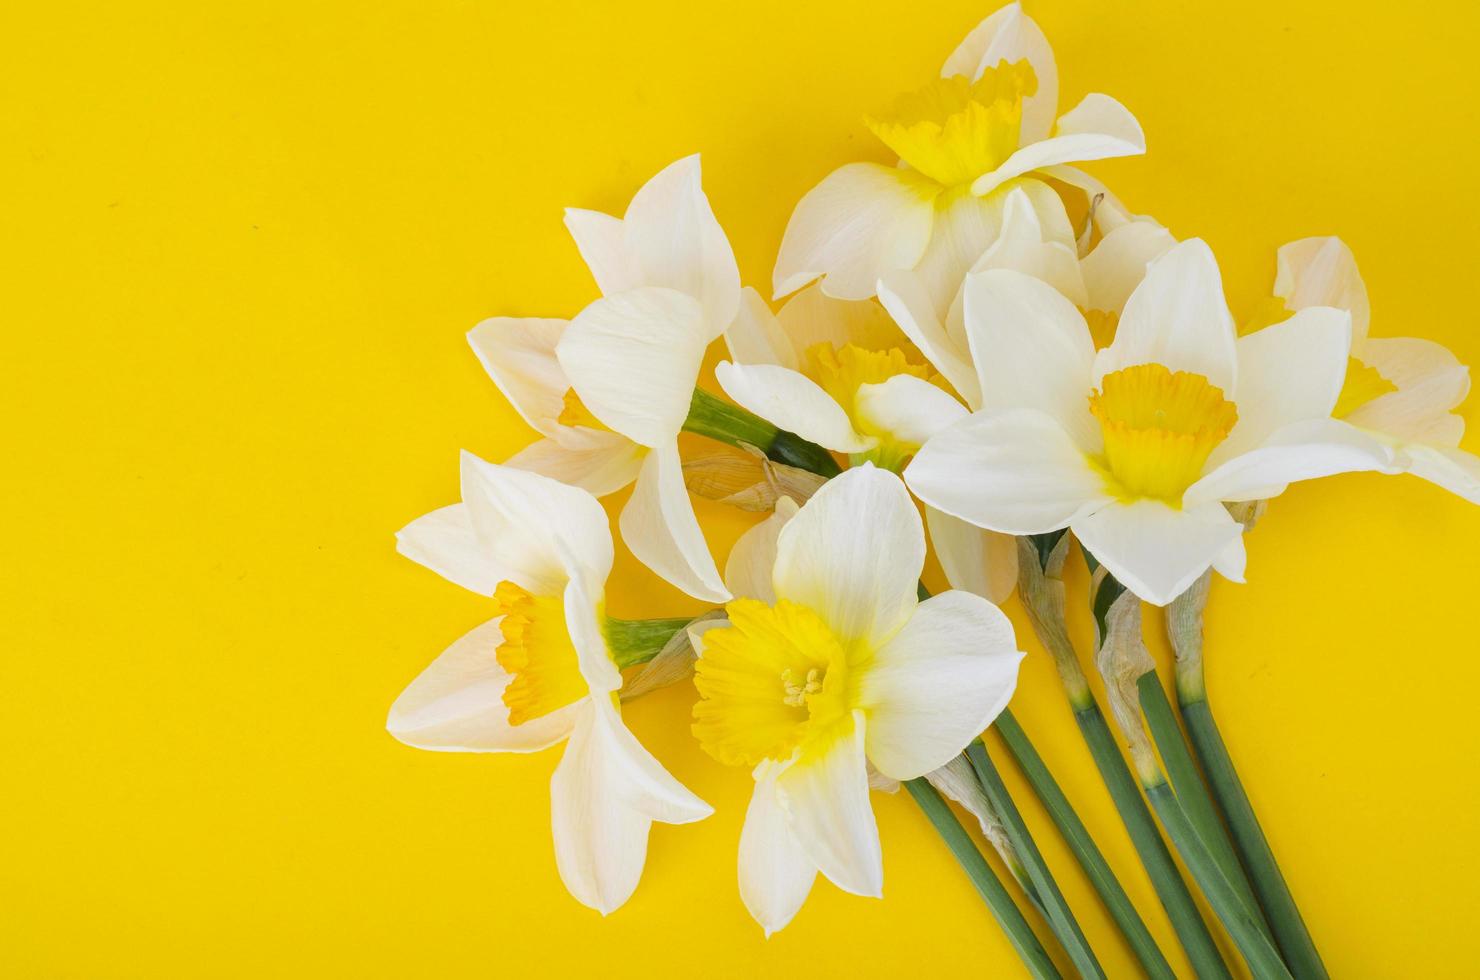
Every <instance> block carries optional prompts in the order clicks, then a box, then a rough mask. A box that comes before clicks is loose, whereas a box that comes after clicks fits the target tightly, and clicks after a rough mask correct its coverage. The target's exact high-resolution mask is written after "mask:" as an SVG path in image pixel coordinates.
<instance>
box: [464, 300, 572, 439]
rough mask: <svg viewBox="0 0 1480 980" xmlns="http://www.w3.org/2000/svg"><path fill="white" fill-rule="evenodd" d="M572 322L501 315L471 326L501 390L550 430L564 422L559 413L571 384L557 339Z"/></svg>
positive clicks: (477, 350) (527, 417)
mask: <svg viewBox="0 0 1480 980" xmlns="http://www.w3.org/2000/svg"><path fill="white" fill-rule="evenodd" d="M566 326H567V322H566V321H565V320H550V319H542V318H538V317H510V316H496V317H491V318H490V319H487V320H484V321H483V322H482V323H480V324H478V325H477V326H476V327H474V328H473V329H472V330H470V331H468V343H469V344H470V345H471V346H472V348H473V353H474V354H476V355H477V357H478V362H479V363H480V364H482V365H483V370H485V371H487V372H488V376H489V377H490V378H492V379H493V383H494V384H495V385H497V386H498V390H499V393H500V394H502V395H503V396H504V397H505V398H507V399H508V400H509V404H510V405H513V406H514V410H515V411H516V412H518V413H519V417H520V418H522V419H524V421H525V422H528V423H529V425H530V426H531V427H532V428H534V429H536V430H537V431H539V432H542V433H544V434H545V435H553V434H554V432H555V430H556V429H557V428H558V425H557V423H556V421H555V419H556V418H557V417H558V416H559V415H560V412H561V410H562V409H564V408H565V392H566V391H567V390H568V389H569V388H570V382H569V381H567V380H566V377H565V371H564V370H563V369H562V368H561V367H560V362H559V361H557V360H556V359H555V345H556V344H557V343H559V341H560V337H561V334H563V333H564V332H565V328H566Z"/></svg>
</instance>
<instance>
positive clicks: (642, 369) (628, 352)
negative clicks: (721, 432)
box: [555, 287, 712, 447]
mask: <svg viewBox="0 0 1480 980" xmlns="http://www.w3.org/2000/svg"><path fill="white" fill-rule="evenodd" d="M710 339H712V338H711V337H710V336H709V335H708V334H707V328H706V327H705V325H704V312H703V310H702V308H701V307H700V306H699V303H698V301H697V300H695V299H694V298H693V297H691V296H687V295H685V294H683V293H680V292H676V291H674V290H672V289H659V288H655V287H644V288H642V289H634V290H631V291H629V292H625V293H619V294H618V295H616V296H609V297H606V298H604V299H599V300H597V301H596V302H594V303H592V304H591V305H590V306H588V307H586V308H585V309H584V310H582V311H581V312H580V313H578V314H577V315H576V318H575V319H574V320H572V321H571V322H570V326H568V327H567V328H566V330H565V334H564V336H562V337H561V338H560V343H559V344H558V345H557V346H556V348H555V353H556V356H557V357H559V359H560V365H561V367H563V368H564V369H565V374H566V377H568V378H569V379H570V384H571V386H572V387H574V388H575V389H576V393H577V394H578V395H580V398H581V401H582V402H583V403H584V404H585V406H586V408H588V409H589V410H590V411H591V414H592V415H595V416H596V417H597V418H598V419H600V420H601V421H602V422H603V423H604V424H605V425H606V426H607V427H608V428H610V429H613V430H615V431H617V432H620V433H621V434H622V435H624V436H626V437H627V438H629V439H631V440H632V441H633V442H638V443H641V444H642V445H644V446H649V447H653V446H658V445H661V444H662V443H664V442H668V441H671V440H672V439H673V437H674V436H676V435H678V432H679V430H680V429H682V428H683V423H684V419H686V418H687V417H688V414H689V403H690V401H692V400H693V397H694V382H695V381H696V380H697V379H698V377H699V366H700V364H701V363H702V361H703V360H704V349H705V347H707V346H708V345H709V341H710Z"/></svg>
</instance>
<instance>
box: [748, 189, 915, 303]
mask: <svg viewBox="0 0 1480 980" xmlns="http://www.w3.org/2000/svg"><path fill="white" fill-rule="evenodd" d="M936 191H937V188H936V187H935V186H934V185H932V184H929V183H928V182H926V181H925V180H924V179H923V178H921V177H919V176H918V175H915V174H912V173H910V172H908V171H903V170H897V169H895V168H893V167H885V166H883V165H881V164H877V163H850V164H847V165H845V166H842V167H839V168H838V169H837V170H834V171H833V172H832V173H830V174H828V175H827V176H826V177H824V178H823V179H822V183H820V184H818V185H817V186H816V187H814V188H812V189H811V190H810V191H808V192H807V194H806V196H804V197H803V198H802V199H801V201H800V202H798V203H797V207H796V210H795V211H793V212H792V215H791V220H790V221H789V222H787V225H786V233H785V234H784V235H783V236H782V238H781V250H780V252H779V253H778V255H777V256H776V271H775V274H774V288H775V293H776V295H777V296H778V297H779V296H785V295H786V294H787V293H791V292H795V291H796V290H798V289H800V288H801V287H803V286H805V285H806V284H807V283H809V282H811V281H812V280H813V279H816V278H817V277H818V276H826V277H827V280H826V282H825V283H824V284H823V288H824V289H826V291H827V294H828V295H829V296H836V297H837V298H839V299H867V298H868V297H870V296H872V295H873V294H874V283H876V282H878V281H879V277H880V276H882V275H884V274H885V273H886V272H889V271H891V270H894V269H912V268H914V266H915V264H916V263H917V262H919V260H920V256H921V255H923V254H924V252H925V246H926V245H927V244H928V243H929V241H930V228H931V225H932V223H933V222H934V220H935V204H934V197H935V193H936Z"/></svg>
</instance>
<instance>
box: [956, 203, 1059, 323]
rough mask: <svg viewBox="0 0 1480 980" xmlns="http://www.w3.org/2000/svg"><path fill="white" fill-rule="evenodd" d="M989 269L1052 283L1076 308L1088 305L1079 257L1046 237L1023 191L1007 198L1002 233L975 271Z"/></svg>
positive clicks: (974, 267) (978, 260) (976, 263)
mask: <svg viewBox="0 0 1480 980" xmlns="http://www.w3.org/2000/svg"><path fill="white" fill-rule="evenodd" d="M1066 220H1067V219H1066ZM988 269H1013V270H1015V271H1017V272H1021V273H1023V274H1024V275H1026V276H1031V277H1032V278H1034V279H1039V280H1042V281H1043V282H1046V283H1048V284H1049V285H1050V286H1052V287H1053V288H1054V289H1057V290H1058V291H1059V292H1060V293H1063V294H1064V296H1065V297H1066V298H1067V299H1068V300H1069V301H1070V302H1072V303H1073V304H1074V305H1075V306H1079V307H1083V306H1084V305H1085V303H1086V302H1087V300H1086V294H1085V288H1084V277H1083V275H1082V274H1081V273H1080V271H1079V255H1078V253H1077V252H1076V251H1075V249H1074V248H1073V246H1071V245H1068V244H1065V243H1064V242H1061V241H1055V240H1053V239H1051V238H1047V237H1045V234H1044V228H1043V223H1042V221H1040V220H1039V218H1038V214H1037V211H1036V210H1035V208H1034V206H1033V202H1032V199H1031V198H1029V196H1028V193H1027V191H1026V190H1024V189H1023V188H1022V187H1013V188H1012V190H1011V191H1010V192H1009V193H1008V194H1007V196H1006V206H1005V207H1004V209H1003V212H1002V231H1001V233H1000V234H999V235H998V236H997V240H996V241H995V242H993V243H992V244H991V245H990V246H989V247H988V248H987V250H986V251H985V252H983V253H982V256H981V258H979V259H977V260H976V262H975V264H973V265H972V267H971V271H972V272H985V271H986V270H988ZM953 305H954V304H953Z"/></svg>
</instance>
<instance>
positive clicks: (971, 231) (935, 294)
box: [915, 190, 1007, 317]
mask: <svg viewBox="0 0 1480 980" xmlns="http://www.w3.org/2000/svg"><path fill="white" fill-rule="evenodd" d="M1006 202H1007V193H1006V191H1005V190H1004V191H1003V192H1001V193H997V194H989V195H987V196H986V197H975V196H973V195H971V194H968V193H965V192H962V191H954V192H951V193H950V194H949V195H947V196H944V197H942V198H941V199H940V200H939V201H938V202H937V205H938V206H937V209H936V216H935V227H934V229H933V230H932V233H931V236H930V246H929V248H927V249H926V250H925V254H924V255H922V256H921V257H920V261H919V262H918V263H917V264H916V266H915V274H916V275H918V276H919V277H920V281H921V282H922V283H924V285H925V291H926V292H927V293H928V294H929V295H930V303H931V305H932V306H933V307H934V309H935V313H936V315H937V316H940V317H944V316H945V315H946V313H947V311H948V310H949V309H950V306H951V300H952V299H954V298H955V296H956V293H957V291H959V290H960V288H961V279H962V277H963V276H965V275H966V272H967V270H969V269H970V268H971V266H972V264H973V263H974V262H976V260H977V259H979V258H981V254H982V253H983V252H985V251H986V250H987V248H988V247H989V246H990V245H991V244H992V243H993V242H994V241H996V240H997V235H998V234H999V233H1000V232H1001V230H1002V212H1003V209H1004V207H1005V206H1006Z"/></svg>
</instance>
